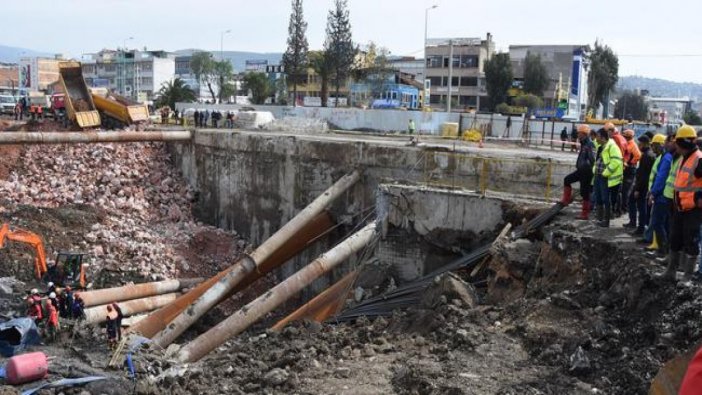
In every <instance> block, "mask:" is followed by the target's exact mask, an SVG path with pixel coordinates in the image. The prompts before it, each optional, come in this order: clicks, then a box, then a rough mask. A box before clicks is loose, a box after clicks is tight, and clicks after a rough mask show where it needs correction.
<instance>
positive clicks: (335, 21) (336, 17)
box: [324, 0, 356, 106]
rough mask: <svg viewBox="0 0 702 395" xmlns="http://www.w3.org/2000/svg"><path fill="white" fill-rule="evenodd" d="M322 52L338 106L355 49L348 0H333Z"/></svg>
mask: <svg viewBox="0 0 702 395" xmlns="http://www.w3.org/2000/svg"><path fill="white" fill-rule="evenodd" d="M324 50H325V51H326V56H327V59H328V61H329V64H330V67H331V70H332V72H333V75H332V82H333V83H334V87H335V88H336V98H337V101H336V105H337V106H338V105H339V100H338V99H339V91H340V90H341V84H344V83H346V81H347V80H348V78H349V75H350V74H351V69H352V67H353V61H354V57H355V56H356V48H355V47H354V45H353V40H352V37H351V21H350V20H349V10H348V0H334V9H333V10H330V11H329V15H328V16H327V38H326V40H325V42H324Z"/></svg>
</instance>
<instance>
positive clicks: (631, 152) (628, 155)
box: [620, 129, 653, 228]
mask: <svg viewBox="0 0 702 395" xmlns="http://www.w3.org/2000/svg"><path fill="white" fill-rule="evenodd" d="M635 135H636V134H635V133H634V131H633V130H631V129H627V130H625V131H624V133H622V136H624V139H625V140H626V144H627V146H626V152H625V153H624V181H623V182H622V189H621V196H620V199H621V202H622V203H621V207H622V211H623V212H624V213H625V214H629V217H630V219H631V209H632V207H631V206H633V210H634V218H636V199H634V190H633V189H634V183H635V182H636V181H635V180H636V171H637V167H638V165H639V161H640V160H641V150H640V149H639V146H638V145H636V140H635V139H634V136H635ZM649 143H650V140H649ZM652 163H653V161H651V164H652ZM624 227H625V228H636V221H635V220H634V221H633V222H632V221H631V220H630V221H629V223H628V224H626V225H624Z"/></svg>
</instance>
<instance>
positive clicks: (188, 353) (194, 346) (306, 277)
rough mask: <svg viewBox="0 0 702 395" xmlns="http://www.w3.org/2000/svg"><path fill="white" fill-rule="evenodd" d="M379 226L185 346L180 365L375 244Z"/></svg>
mask: <svg viewBox="0 0 702 395" xmlns="http://www.w3.org/2000/svg"><path fill="white" fill-rule="evenodd" d="M375 235H376V225H375V223H371V224H369V225H367V226H366V227H364V228H363V229H361V230H360V231H358V232H357V233H355V234H353V235H352V236H351V237H349V238H347V239H346V240H344V241H343V242H341V243H340V244H338V245H337V246H336V247H334V248H332V249H331V250H329V251H328V252H326V253H324V254H322V255H321V256H320V257H319V258H317V259H315V260H314V261H312V263H310V264H309V265H307V266H305V267H304V268H303V269H301V270H300V271H298V272H297V273H295V274H294V275H292V276H290V277H289V278H288V279H286V280H285V281H283V282H282V283H280V284H278V285H276V286H275V287H273V288H272V289H271V290H270V291H268V292H266V293H265V294H263V295H261V296H259V297H258V298H257V299H255V300H254V301H252V302H251V303H249V304H247V305H246V306H244V307H242V308H241V310H239V311H237V312H236V313H234V314H232V315H231V316H229V318H227V319H226V320H224V321H222V322H220V323H219V324H217V325H216V326H215V327H214V328H212V329H210V330H209V331H207V332H205V333H204V334H202V335H200V336H198V337H197V338H196V339H195V340H193V341H192V342H190V343H188V344H187V345H185V346H184V347H183V348H182V349H181V350H180V352H179V353H178V355H177V358H178V360H179V361H180V362H184V363H185V362H196V361H199V360H200V359H201V358H202V357H204V356H205V355H207V354H208V353H209V352H210V351H212V350H214V349H215V348H217V347H219V346H220V345H222V344H223V343H224V342H226V341H227V340H229V339H230V338H232V337H233V336H236V335H238V334H239V333H241V332H243V331H244V330H246V328H248V327H249V326H251V325H252V324H254V323H255V322H256V321H258V320H259V319H261V317H263V316H265V315H266V314H268V313H269V312H271V311H273V309H275V308H276V307H278V306H280V305H281V304H283V303H284V302H285V301H286V300H288V299H289V298H290V297H292V296H293V295H295V294H296V293H298V292H299V291H300V290H302V289H303V288H304V287H306V286H307V285H309V284H311V283H312V282H313V281H314V280H316V279H317V278H319V277H321V276H322V275H324V274H325V273H328V272H329V271H331V270H332V269H334V268H335V267H336V266H338V265H339V264H341V263H342V262H344V261H346V260H347V259H348V258H349V257H350V256H351V255H352V254H354V253H356V252H358V251H359V250H361V249H362V248H363V247H365V246H367V245H368V244H370V243H371V241H372V240H373V238H374V237H375Z"/></svg>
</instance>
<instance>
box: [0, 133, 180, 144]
mask: <svg viewBox="0 0 702 395" xmlns="http://www.w3.org/2000/svg"><path fill="white" fill-rule="evenodd" d="M192 138H193V133H192V132H191V131H189V130H183V131H174V132H133V131H121V132H90V131H88V132H0V145H6V144H85V143H135V142H146V141H190V140H192Z"/></svg>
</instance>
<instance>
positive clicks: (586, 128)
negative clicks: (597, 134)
mask: <svg viewBox="0 0 702 395" xmlns="http://www.w3.org/2000/svg"><path fill="white" fill-rule="evenodd" d="M578 133H582V134H588V133H590V127H589V126H587V125H585V124H581V125H578Z"/></svg>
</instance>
